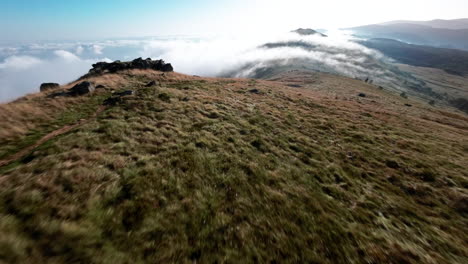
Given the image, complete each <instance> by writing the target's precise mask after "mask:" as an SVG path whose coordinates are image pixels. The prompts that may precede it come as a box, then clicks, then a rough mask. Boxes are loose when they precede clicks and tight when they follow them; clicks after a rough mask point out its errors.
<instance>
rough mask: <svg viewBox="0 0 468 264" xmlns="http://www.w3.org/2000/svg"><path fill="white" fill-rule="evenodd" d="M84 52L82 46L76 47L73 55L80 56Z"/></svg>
mask: <svg viewBox="0 0 468 264" xmlns="http://www.w3.org/2000/svg"><path fill="white" fill-rule="evenodd" d="M83 51H84V48H83V47H82V46H78V47H76V50H75V53H76V54H78V55H81V54H82V53H83Z"/></svg>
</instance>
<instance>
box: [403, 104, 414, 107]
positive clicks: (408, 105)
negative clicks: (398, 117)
mask: <svg viewBox="0 0 468 264" xmlns="http://www.w3.org/2000/svg"><path fill="white" fill-rule="evenodd" d="M405 106H407V107H412V106H413V105H411V104H405Z"/></svg>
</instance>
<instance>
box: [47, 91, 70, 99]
mask: <svg viewBox="0 0 468 264" xmlns="http://www.w3.org/2000/svg"><path fill="white" fill-rule="evenodd" d="M70 95H71V94H70V93H69V92H56V93H53V94H49V95H48V96H47V98H55V97H60V96H70Z"/></svg>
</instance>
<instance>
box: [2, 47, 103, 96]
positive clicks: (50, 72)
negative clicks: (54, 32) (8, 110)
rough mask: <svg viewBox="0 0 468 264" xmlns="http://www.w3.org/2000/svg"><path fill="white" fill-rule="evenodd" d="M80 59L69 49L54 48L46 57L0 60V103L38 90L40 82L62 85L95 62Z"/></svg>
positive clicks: (15, 57) (93, 60) (16, 57)
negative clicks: (50, 55) (52, 52)
mask: <svg viewBox="0 0 468 264" xmlns="http://www.w3.org/2000/svg"><path fill="white" fill-rule="evenodd" d="M98 60H99V61H101V60H104V61H109V59H106V58H104V59H81V58H79V57H78V56H76V55H74V54H73V53H71V52H68V51H65V50H56V51H55V52H54V56H53V57H51V58H49V59H42V60H41V59H39V58H36V57H31V56H12V57H8V58H6V59H5V61H4V62H2V63H0V102H7V101H10V100H13V99H15V98H17V97H19V96H23V95H25V94H28V93H34V92H38V91H39V86H40V84H41V83H43V82H57V83H60V84H65V83H68V82H70V81H73V80H75V79H76V78H78V77H79V76H81V75H83V74H84V73H86V72H87V70H88V69H89V68H90V66H91V64H93V63H94V62H96V61H98Z"/></svg>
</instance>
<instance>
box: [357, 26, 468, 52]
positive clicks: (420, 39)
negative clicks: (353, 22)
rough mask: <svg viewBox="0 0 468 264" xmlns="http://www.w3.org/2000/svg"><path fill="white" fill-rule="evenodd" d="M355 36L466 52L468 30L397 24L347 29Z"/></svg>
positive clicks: (467, 48) (467, 47)
mask: <svg viewBox="0 0 468 264" xmlns="http://www.w3.org/2000/svg"><path fill="white" fill-rule="evenodd" d="M348 30H351V31H353V32H354V34H355V35H357V36H360V37H365V38H388V39H397V40H401V41H404V42H408V43H412V44H418V45H428V46H435V47H443V48H454V49H462V50H468V28H464V29H447V28H434V27H431V26H426V25H418V24H411V23H398V24H388V25H366V26H361V27H354V28H349V29H348Z"/></svg>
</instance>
